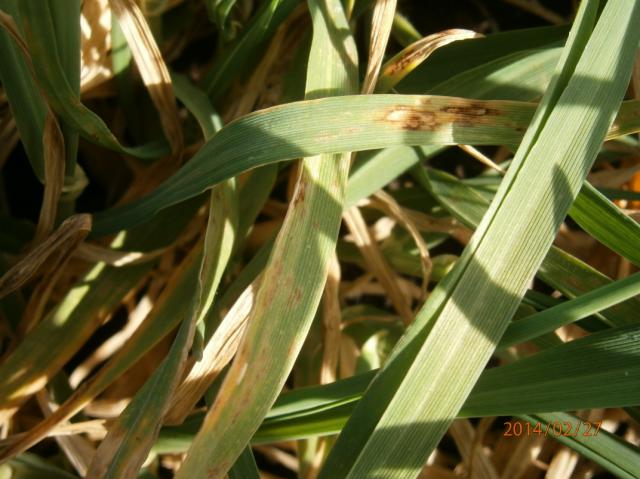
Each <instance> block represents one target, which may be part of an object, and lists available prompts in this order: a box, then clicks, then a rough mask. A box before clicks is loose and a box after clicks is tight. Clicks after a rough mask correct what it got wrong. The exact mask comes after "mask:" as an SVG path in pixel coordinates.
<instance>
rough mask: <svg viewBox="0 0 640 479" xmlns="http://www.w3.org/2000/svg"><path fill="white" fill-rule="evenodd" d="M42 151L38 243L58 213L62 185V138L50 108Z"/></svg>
mask: <svg viewBox="0 0 640 479" xmlns="http://www.w3.org/2000/svg"><path fill="white" fill-rule="evenodd" d="M42 146H43V151H44V196H43V198H42V208H40V217H39V218H38V226H37V228H36V234H35V238H34V243H36V244H38V243H40V242H41V241H42V240H43V239H44V238H45V237H46V236H48V235H49V234H50V233H51V231H53V226H54V224H55V221H56V215H57V213H58V201H59V200H60V195H61V194H62V188H63V186H64V169H65V165H64V138H63V137H62V131H60V126H59V125H58V122H57V120H56V118H55V116H54V114H53V112H52V111H51V110H49V111H48V112H47V116H46V119H45V122H44V132H43V138H42Z"/></svg>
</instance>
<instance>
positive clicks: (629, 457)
mask: <svg viewBox="0 0 640 479" xmlns="http://www.w3.org/2000/svg"><path fill="white" fill-rule="evenodd" d="M521 417H522V419H523V420H525V421H528V422H529V423H531V424H533V425H534V426H535V425H536V424H538V423H540V424H543V426H542V428H541V429H543V430H546V429H547V428H548V427H549V426H550V427H551V428H553V425H554V424H556V425H557V424H561V425H562V427H563V431H564V432H563V434H561V435H556V434H551V435H549V434H547V436H550V437H552V438H553V439H555V440H556V441H558V442H560V443H562V444H564V445H565V446H568V447H570V448H571V449H573V450H574V451H576V452H578V453H579V454H580V455H581V456H583V457H585V458H587V459H590V460H592V461H593V462H595V463H596V464H599V465H600V466H602V467H603V468H604V469H606V470H607V471H609V472H611V473H612V474H614V475H615V476H616V477H619V478H622V479H635V478H637V477H639V476H640V449H638V447H636V446H634V445H633V444H629V443H628V442H626V441H623V440H622V439H620V438H619V437H617V436H615V435H613V434H611V433H609V432H608V431H605V430H604V429H600V428H598V432H597V434H596V427H595V426H594V427H592V428H591V430H587V428H588V426H587V425H585V424H584V423H585V421H583V420H582V419H580V418H578V417H576V416H572V415H570V414H565V413H560V412H556V413H551V414H536V415H531V416H524V415H523V416H521ZM589 422H590V423H591V424H593V422H591V421H589ZM568 424H570V425H571V431H570V430H569V429H568V427H567V425H568ZM572 431H577V432H578V434H577V435H575V436H574V435H573V432H572ZM565 433H566V434H567V435H566V436H565ZM584 434H590V435H584Z"/></svg>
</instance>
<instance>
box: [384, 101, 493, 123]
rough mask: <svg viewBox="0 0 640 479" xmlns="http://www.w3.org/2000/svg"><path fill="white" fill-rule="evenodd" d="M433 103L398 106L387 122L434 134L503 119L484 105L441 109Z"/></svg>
mask: <svg viewBox="0 0 640 479" xmlns="http://www.w3.org/2000/svg"><path fill="white" fill-rule="evenodd" d="M432 100H433V99H432V98H429V97H425V98H421V99H420V100H419V101H417V103H416V104H415V105H394V106H392V107H390V108H388V109H386V111H385V112H384V114H383V120H384V122H385V123H387V124H391V125H393V126H397V127H400V128H401V129H403V130H412V131H434V130H437V129H438V128H442V127H445V126H447V125H452V124H458V125H460V126H467V127H471V126H473V125H476V124H484V123H487V122H494V121H496V120H493V119H491V118H490V117H496V116H500V115H502V111H501V110H500V109H498V108H495V107H492V106H491V105H489V104H487V103H484V102H477V101H466V100H465V101H454V102H452V103H450V104H446V105H442V104H440V105H438V102H434V101H432Z"/></svg>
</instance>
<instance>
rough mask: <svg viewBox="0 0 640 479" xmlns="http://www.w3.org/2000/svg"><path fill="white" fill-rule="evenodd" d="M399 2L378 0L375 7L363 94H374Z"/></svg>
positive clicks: (395, 0)
mask: <svg viewBox="0 0 640 479" xmlns="http://www.w3.org/2000/svg"><path fill="white" fill-rule="evenodd" d="M397 3H398V2H397V0H377V1H376V4H375V6H374V7H373V19H372V22H371V41H370V44H369V63H368V64H367V73H366V75H365V77H364V82H363V84H362V93H363V94H365V95H367V94H369V93H373V90H374V89H375V86H376V82H377V81H378V75H379V73H380V67H381V65H382V59H383V57H384V52H385V50H386V49H387V43H388V42H389V35H390V34H391V27H392V25H393V16H394V14H395V12H396V5H397Z"/></svg>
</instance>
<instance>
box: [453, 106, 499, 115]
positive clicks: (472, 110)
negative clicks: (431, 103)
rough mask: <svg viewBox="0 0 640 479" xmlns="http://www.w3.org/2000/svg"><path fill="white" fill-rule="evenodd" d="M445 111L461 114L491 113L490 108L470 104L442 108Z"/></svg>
mask: <svg viewBox="0 0 640 479" xmlns="http://www.w3.org/2000/svg"><path fill="white" fill-rule="evenodd" d="M442 111H443V112H445V113H450V114H452V115H460V116H485V115H488V114H489V110H488V109H487V108H484V107H480V106H476V105H468V106H446V107H444V108H443V109H442Z"/></svg>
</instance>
